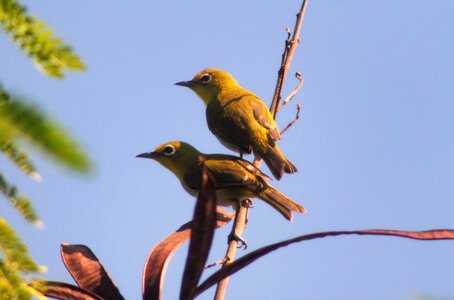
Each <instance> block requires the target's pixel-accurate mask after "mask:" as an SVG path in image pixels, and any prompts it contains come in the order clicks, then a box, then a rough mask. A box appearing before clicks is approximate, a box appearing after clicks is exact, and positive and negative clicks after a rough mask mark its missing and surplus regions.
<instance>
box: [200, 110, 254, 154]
mask: <svg viewBox="0 0 454 300" xmlns="http://www.w3.org/2000/svg"><path fill="white" fill-rule="evenodd" d="M206 118H207V123H208V128H209V129H210V131H211V132H212V133H213V134H214V135H215V136H216V137H217V138H218V139H219V140H221V141H222V143H223V144H224V145H225V146H226V147H227V148H229V149H232V150H234V151H243V152H245V153H248V154H250V153H251V152H252V147H251V145H250V143H249V141H248V139H247V135H245V134H244V131H245V126H244V124H243V122H242V120H241V118H240V115H239V114H225V113H224V110H223V109H222V108H221V107H220V106H219V104H218V103H216V102H212V103H210V104H209V105H208V106H207V109H206Z"/></svg>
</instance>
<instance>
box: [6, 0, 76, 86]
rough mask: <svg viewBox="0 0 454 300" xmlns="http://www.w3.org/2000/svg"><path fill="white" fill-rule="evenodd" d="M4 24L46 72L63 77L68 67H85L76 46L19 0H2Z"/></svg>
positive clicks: (7, 30)
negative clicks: (74, 48) (18, 0)
mask: <svg viewBox="0 0 454 300" xmlns="http://www.w3.org/2000/svg"><path fill="white" fill-rule="evenodd" d="M0 25H1V26H2V27H3V29H4V30H5V31H6V32H7V33H8V34H9V35H10V36H11V38H12V40H13V41H14V42H15V43H16V44H17V45H18V46H19V47H20V48H21V49H22V50H23V51H24V52H25V53H27V55H28V56H29V57H30V58H32V59H33V61H34V63H35V64H36V65H37V67H38V69H40V70H42V71H43V72H44V73H45V74H46V75H48V76H52V77H57V78H62V77H63V76H64V72H65V71H66V70H74V71H82V70H84V69H85V65H84V63H83V62H82V60H81V59H80V57H79V56H78V55H77V54H75V53H74V52H73V50H72V48H71V47H70V46H68V45H66V44H64V43H63V40H62V39H61V38H59V37H54V35H53V31H52V29H50V28H48V27H47V26H46V24H45V23H44V22H42V21H40V20H38V19H37V18H35V17H33V16H31V15H29V14H27V10H26V8H25V7H24V6H22V5H21V4H20V3H18V2H17V1H15V0H0Z"/></svg>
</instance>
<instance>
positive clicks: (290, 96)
mask: <svg viewBox="0 0 454 300" xmlns="http://www.w3.org/2000/svg"><path fill="white" fill-rule="evenodd" d="M295 77H296V78H297V79H298V80H299V83H298V85H297V86H296V88H295V89H294V90H293V91H292V92H291V93H290V95H288V96H287V98H285V100H284V101H282V102H281V103H280V104H279V106H278V107H277V111H280V110H281V109H282V107H284V105H286V104H287V103H289V102H290V101H291V100H292V99H293V98H294V97H295V96H296V94H297V93H298V92H299V90H300V89H301V88H302V87H303V85H304V78H303V76H302V75H301V73H300V72H296V73H295Z"/></svg>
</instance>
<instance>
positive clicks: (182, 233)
mask: <svg viewBox="0 0 454 300" xmlns="http://www.w3.org/2000/svg"><path fill="white" fill-rule="evenodd" d="M234 216H235V215H234V214H229V213H227V212H226V211H224V210H223V209H222V208H220V207H218V208H217V224H216V227H217V228H220V227H222V226H224V225H226V224H227V223H228V222H230V221H231V220H232V219H233V217H234ZM191 226H192V221H190V222H188V223H186V224H184V225H182V226H181V227H180V228H179V229H177V230H176V231H175V232H173V233H171V234H170V235H168V236H167V237H166V238H165V239H163V240H161V241H160V242H159V243H158V244H156V246H155V247H154V248H153V249H151V251H150V254H148V257H147V260H146V262H145V266H144V271H143V278H142V296H143V299H149V300H154V299H161V295H162V288H163V286H164V276H165V273H166V269H167V265H168V264H169V262H170V259H171V258H172V256H173V254H174V253H175V251H177V249H178V248H179V247H180V246H181V245H183V244H184V243H185V242H186V241H188V240H189V238H190V237H191Z"/></svg>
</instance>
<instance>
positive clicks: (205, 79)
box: [199, 74, 211, 83]
mask: <svg viewBox="0 0 454 300" xmlns="http://www.w3.org/2000/svg"><path fill="white" fill-rule="evenodd" d="M199 81H200V82H201V83H208V82H210V81H211V75H210V74H203V75H202V76H201V77H200V79H199Z"/></svg>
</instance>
